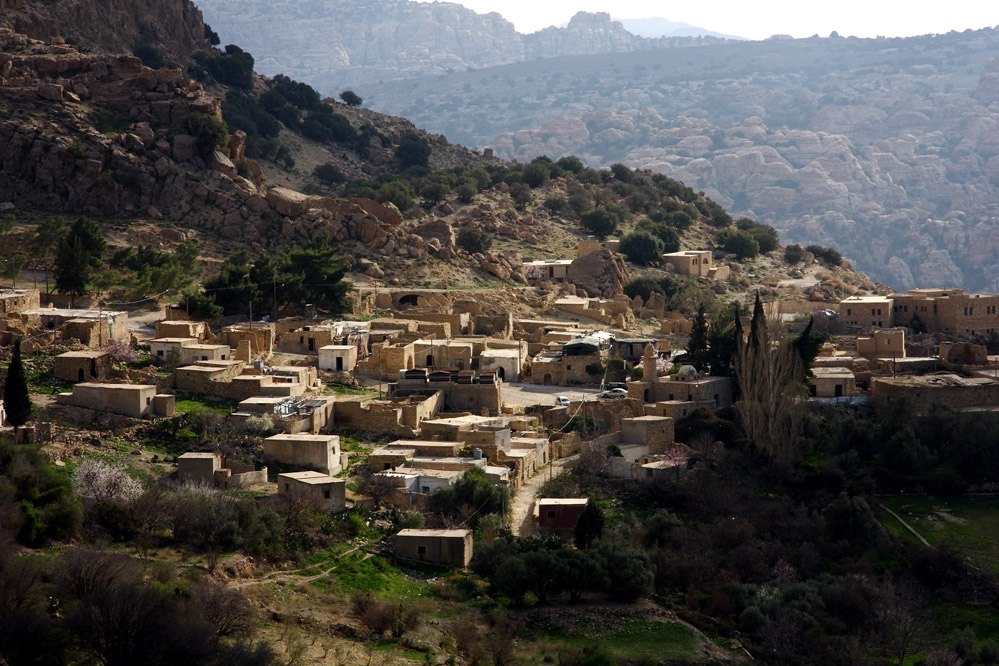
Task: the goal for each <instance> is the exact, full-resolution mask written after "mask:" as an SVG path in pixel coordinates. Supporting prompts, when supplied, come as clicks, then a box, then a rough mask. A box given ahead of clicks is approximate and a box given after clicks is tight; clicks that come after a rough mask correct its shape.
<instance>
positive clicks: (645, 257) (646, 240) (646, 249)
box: [620, 231, 663, 266]
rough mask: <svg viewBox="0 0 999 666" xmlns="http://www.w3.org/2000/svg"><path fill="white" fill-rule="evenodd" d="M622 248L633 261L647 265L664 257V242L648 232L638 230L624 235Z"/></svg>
mask: <svg viewBox="0 0 999 666" xmlns="http://www.w3.org/2000/svg"><path fill="white" fill-rule="evenodd" d="M620 250H621V252H622V253H624V255H625V256H626V257H628V260H629V261H631V262H632V263H636V264H639V265H642V266H647V265H648V264H654V263H656V262H657V261H659V260H660V259H661V258H662V256H663V242H662V241H661V240H659V239H658V238H656V237H655V236H653V235H652V234H650V233H648V232H645V231H636V232H635V233H633V234H628V235H627V236H625V237H624V239H623V240H622V241H621V246H620Z"/></svg>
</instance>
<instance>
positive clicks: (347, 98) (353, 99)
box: [340, 90, 364, 106]
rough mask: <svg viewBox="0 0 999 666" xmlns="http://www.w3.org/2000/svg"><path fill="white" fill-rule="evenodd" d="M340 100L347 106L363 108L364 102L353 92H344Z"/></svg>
mask: <svg viewBox="0 0 999 666" xmlns="http://www.w3.org/2000/svg"><path fill="white" fill-rule="evenodd" d="M340 99H341V100H343V103H344V104H346V105H347V106H361V104H362V103H363V102H364V100H362V99H361V97H360V95H358V94H357V93H355V92H354V91H353V90H344V91H343V92H342V93H340Z"/></svg>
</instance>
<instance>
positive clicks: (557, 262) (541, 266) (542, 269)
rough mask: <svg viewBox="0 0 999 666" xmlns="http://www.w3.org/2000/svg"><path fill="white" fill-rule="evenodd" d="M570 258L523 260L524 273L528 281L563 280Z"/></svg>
mask: <svg viewBox="0 0 999 666" xmlns="http://www.w3.org/2000/svg"><path fill="white" fill-rule="evenodd" d="M571 263H572V259H548V260H544V259H539V260H536V261H525V262H524V275H526V276H527V280H528V281H529V282H565V281H567V280H568V279H569V276H568V271H569V265H570V264H571Z"/></svg>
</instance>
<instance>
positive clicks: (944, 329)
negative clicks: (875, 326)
mask: <svg viewBox="0 0 999 666" xmlns="http://www.w3.org/2000/svg"><path fill="white" fill-rule="evenodd" d="M891 298H892V301H893V308H892V315H893V316H892V320H893V323H894V324H895V325H896V326H909V325H910V324H911V323H912V318H913V317H914V316H915V315H916V314H918V315H919V318H920V319H922V321H923V323H924V324H925V325H926V329H927V331H929V332H930V333H956V334H965V335H969V334H975V333H978V334H985V335H988V334H990V333H994V332H996V331H999V294H968V293H965V292H964V291H963V290H961V289H910V290H909V291H907V292H904V293H896V294H892V295H891Z"/></svg>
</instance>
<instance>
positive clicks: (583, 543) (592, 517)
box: [572, 498, 604, 549]
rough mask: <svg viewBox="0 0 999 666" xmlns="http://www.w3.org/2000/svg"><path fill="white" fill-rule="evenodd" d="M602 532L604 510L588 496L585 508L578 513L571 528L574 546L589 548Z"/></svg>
mask: <svg viewBox="0 0 999 666" xmlns="http://www.w3.org/2000/svg"><path fill="white" fill-rule="evenodd" d="M603 533H604V512H603V511H602V510H601V509H600V507H599V506H597V503H596V501H595V500H594V499H593V498H590V501H589V502H587V503H586V508H585V509H583V512H582V513H581V514H579V519H578V520H577V521H576V527H575V528H574V529H573V534H572V537H573V542H574V543H575V544H576V548H579V549H583V548H589V547H590V545H591V544H592V543H593V542H594V541H596V540H597V539H599V538H600V537H601V535H603Z"/></svg>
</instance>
